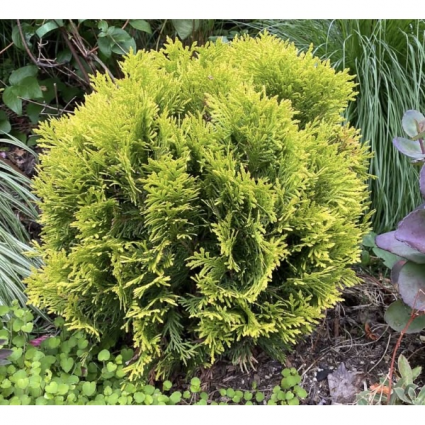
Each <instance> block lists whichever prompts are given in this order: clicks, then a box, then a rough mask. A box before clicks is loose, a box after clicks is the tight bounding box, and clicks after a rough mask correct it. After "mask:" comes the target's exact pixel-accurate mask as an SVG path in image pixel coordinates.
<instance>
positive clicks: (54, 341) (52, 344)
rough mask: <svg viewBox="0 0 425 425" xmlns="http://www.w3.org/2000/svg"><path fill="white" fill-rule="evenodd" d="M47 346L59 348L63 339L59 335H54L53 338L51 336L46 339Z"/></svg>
mask: <svg viewBox="0 0 425 425" xmlns="http://www.w3.org/2000/svg"><path fill="white" fill-rule="evenodd" d="M46 343H47V346H48V347H49V348H51V349H55V348H58V347H59V345H60V343H61V340H60V338H58V337H57V336H55V337H53V338H49V339H47V340H46Z"/></svg>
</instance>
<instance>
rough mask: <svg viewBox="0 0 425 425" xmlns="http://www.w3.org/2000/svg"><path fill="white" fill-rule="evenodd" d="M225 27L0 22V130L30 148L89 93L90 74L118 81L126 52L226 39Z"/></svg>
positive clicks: (205, 23) (213, 23)
mask: <svg viewBox="0 0 425 425" xmlns="http://www.w3.org/2000/svg"><path fill="white" fill-rule="evenodd" d="M233 26H234V25H233V24H232V22H231V21H221V20H213V19H210V20H200V19H196V20H193V19H173V20H150V21H147V20H144V19H127V20H123V19H121V20H120V19H112V20H111V19H109V20H103V19H79V20H72V19H68V20H64V19H36V20H25V21H21V20H16V21H12V20H11V21H4V20H3V21H0V36H2V43H0V44H1V45H2V46H6V47H5V49H3V50H2V65H1V66H0V92H2V100H3V104H4V105H2V107H1V109H0V130H2V131H4V132H5V133H8V134H10V135H12V136H15V137H17V138H19V139H20V140H21V141H23V142H25V143H27V144H29V145H33V144H35V143H36V137H35V136H34V134H33V129H34V128H35V127H36V126H37V125H38V123H39V122H40V121H42V120H44V119H46V118H48V117H51V116H60V115H62V114H63V113H70V112H72V111H73V109H74V107H75V106H76V104H78V102H80V101H81V100H82V98H83V95H84V93H86V92H90V91H91V81H90V74H92V73H95V72H97V71H100V72H103V73H107V74H108V75H109V76H110V77H111V78H114V77H120V76H121V71H120V67H119V65H118V60H119V59H120V58H121V57H122V56H123V55H125V54H127V53H128V52H129V51H130V49H132V50H133V51H136V50H137V49H140V48H147V47H153V48H156V49H158V48H159V47H160V46H162V45H163V43H164V42H165V40H166V37H167V36H168V35H170V36H177V35H178V36H179V37H180V38H181V39H182V40H187V41H188V42H193V41H195V40H197V41H199V42H201V43H202V42H206V41H207V40H208V39H209V37H210V36H212V35H214V36H216V37H217V36H221V35H223V36H227V37H228V38H229V39H230V38H231V37H232V34H233V33H234V32H233V33H232V32H231V31H229V30H228V29H226V28H232V27H233Z"/></svg>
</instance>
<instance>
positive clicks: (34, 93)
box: [16, 77, 43, 99]
mask: <svg viewBox="0 0 425 425" xmlns="http://www.w3.org/2000/svg"><path fill="white" fill-rule="evenodd" d="M16 87H17V88H18V94H19V96H20V97H22V98H23V99H40V98H42V97H43V92H42V91H41V89H40V85H39V84H38V81H37V78H35V77H26V78H24V79H23V80H22V81H21V82H20V83H19V85H17V86H16Z"/></svg>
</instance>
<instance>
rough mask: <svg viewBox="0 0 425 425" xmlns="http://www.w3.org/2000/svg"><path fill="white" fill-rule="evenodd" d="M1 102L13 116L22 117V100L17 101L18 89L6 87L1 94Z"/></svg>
mask: <svg viewBox="0 0 425 425" xmlns="http://www.w3.org/2000/svg"><path fill="white" fill-rule="evenodd" d="M3 102H4V104H5V105H6V106H7V107H8V108H10V109H11V110H12V111H13V112H15V114H18V115H22V100H21V99H19V88H18V87H15V86H11V87H6V88H5V89H4V92H3Z"/></svg>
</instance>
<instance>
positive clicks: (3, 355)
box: [0, 348, 13, 359]
mask: <svg viewBox="0 0 425 425" xmlns="http://www.w3.org/2000/svg"><path fill="white" fill-rule="evenodd" d="M12 353H13V351H12V350H9V349H6V348H2V349H1V350H0V359H7V358H8V357H9V356H10V355H11V354H12Z"/></svg>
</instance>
